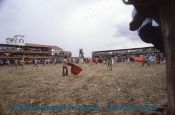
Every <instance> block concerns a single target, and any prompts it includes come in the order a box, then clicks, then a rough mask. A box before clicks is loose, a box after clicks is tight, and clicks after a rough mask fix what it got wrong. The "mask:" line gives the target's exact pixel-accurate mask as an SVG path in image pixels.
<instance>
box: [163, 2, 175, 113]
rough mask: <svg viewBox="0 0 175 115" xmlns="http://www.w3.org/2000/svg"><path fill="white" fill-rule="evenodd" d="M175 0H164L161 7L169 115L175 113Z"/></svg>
mask: <svg viewBox="0 0 175 115" xmlns="http://www.w3.org/2000/svg"><path fill="white" fill-rule="evenodd" d="M174 11H175V1H174V0H164V3H163V4H162V5H161V7H160V19H161V28H162V33H163V38H164V46H165V55H166V71H167V85H168V109H169V113H168V115H175V14H174Z"/></svg>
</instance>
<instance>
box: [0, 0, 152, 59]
mask: <svg viewBox="0 0 175 115" xmlns="http://www.w3.org/2000/svg"><path fill="white" fill-rule="evenodd" d="M0 1H2V2H1V4H0V43H5V38H7V37H13V36H14V35H17V34H20V35H24V36H25V42H27V43H37V44H51V45H57V46H59V47H61V48H63V49H64V50H68V51H71V52H72V54H73V56H78V50H79V49H80V48H83V50H84V53H85V56H91V53H92V51H97V50H112V49H123V48H134V47H145V46H150V44H146V43H144V42H142V41H141V40H140V39H139V37H138V36H137V32H131V31H129V29H128V28H129V22H130V21H131V13H132V9H133V7H132V6H127V5H124V4H123V3H122V1H121V0H0Z"/></svg>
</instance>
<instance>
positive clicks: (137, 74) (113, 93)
mask: <svg viewBox="0 0 175 115" xmlns="http://www.w3.org/2000/svg"><path fill="white" fill-rule="evenodd" d="M79 66H80V67H82V69H83V72H82V73H81V74H80V75H78V76H74V75H69V76H67V77H62V66H61V65H46V66H45V67H43V66H42V65H39V68H38V70H35V69H33V65H26V66H25V70H22V69H21V68H19V69H17V70H15V69H12V68H8V67H5V66H2V67H0V112H1V113H0V114H1V115H32V114H35V115H131V114H132V112H134V111H107V110H100V111H80V110H79V111H78V110H77V111H75V110H63V111H58V110H57V111H15V110H12V109H10V106H11V105H25V106H27V105H29V106H30V105H31V106H64V105H66V106H69V105H72V106H78V105H79V106H85V105H94V106H100V107H102V106H107V105H118V106H124V105H128V106H129V105H135V106H144V105H148V106H149V105H152V106H160V105H161V104H162V102H163V100H165V98H166V94H167V86H166V77H165V76H166V74H165V63H161V64H152V65H151V66H150V67H148V66H147V65H145V66H144V67H141V63H117V64H114V66H113V71H112V72H111V71H107V70H106V65H103V64H98V65H92V64H86V65H85V64H84V65H83V64H79Z"/></svg>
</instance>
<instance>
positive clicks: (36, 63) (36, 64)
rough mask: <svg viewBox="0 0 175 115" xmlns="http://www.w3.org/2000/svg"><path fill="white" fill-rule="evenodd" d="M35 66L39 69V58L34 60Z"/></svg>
mask: <svg viewBox="0 0 175 115" xmlns="http://www.w3.org/2000/svg"><path fill="white" fill-rule="evenodd" d="M33 67H34V68H35V67H36V69H38V60H37V59H35V60H34V66H33Z"/></svg>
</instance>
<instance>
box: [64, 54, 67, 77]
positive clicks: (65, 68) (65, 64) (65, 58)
mask: <svg viewBox="0 0 175 115" xmlns="http://www.w3.org/2000/svg"><path fill="white" fill-rule="evenodd" d="M67 62H68V60H67V57H66V56H65V57H64V59H63V77H64V76H67V75H68V68H67V66H68V65H67Z"/></svg>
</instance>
